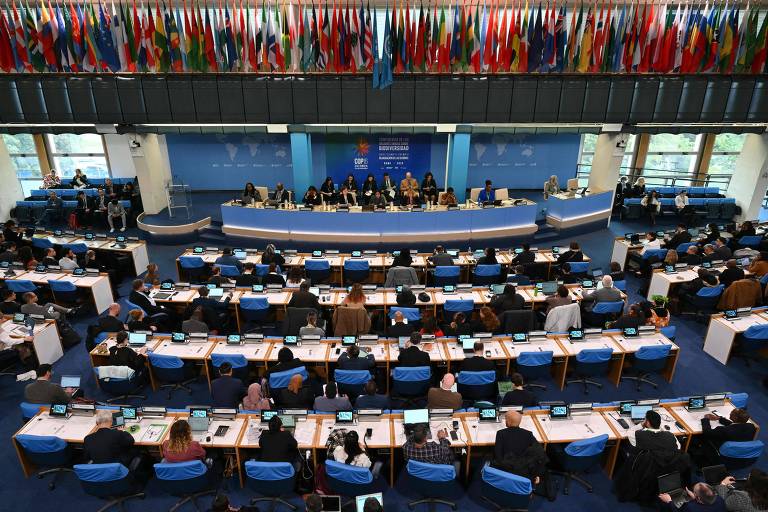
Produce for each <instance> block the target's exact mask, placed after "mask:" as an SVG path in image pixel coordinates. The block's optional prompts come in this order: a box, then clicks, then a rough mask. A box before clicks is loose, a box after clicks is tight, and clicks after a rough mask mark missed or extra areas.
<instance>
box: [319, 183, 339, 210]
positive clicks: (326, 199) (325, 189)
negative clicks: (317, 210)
mask: <svg viewBox="0 0 768 512" xmlns="http://www.w3.org/2000/svg"><path fill="white" fill-rule="evenodd" d="M320 198H321V199H322V200H323V203H325V204H336V200H337V197H336V185H334V184H333V179H332V178H331V177H330V176H328V177H327V178H325V181H324V182H323V184H322V185H320Z"/></svg>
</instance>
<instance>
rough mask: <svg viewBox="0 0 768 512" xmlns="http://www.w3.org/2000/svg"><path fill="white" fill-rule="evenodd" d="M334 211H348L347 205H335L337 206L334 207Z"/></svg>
mask: <svg viewBox="0 0 768 512" xmlns="http://www.w3.org/2000/svg"><path fill="white" fill-rule="evenodd" d="M336 212H337V213H340V212H349V206H337V207H336Z"/></svg>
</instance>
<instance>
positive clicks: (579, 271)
mask: <svg viewBox="0 0 768 512" xmlns="http://www.w3.org/2000/svg"><path fill="white" fill-rule="evenodd" d="M569 265H570V266H571V274H573V275H575V276H585V275H587V272H588V271H589V262H588V261H571V262H569Z"/></svg>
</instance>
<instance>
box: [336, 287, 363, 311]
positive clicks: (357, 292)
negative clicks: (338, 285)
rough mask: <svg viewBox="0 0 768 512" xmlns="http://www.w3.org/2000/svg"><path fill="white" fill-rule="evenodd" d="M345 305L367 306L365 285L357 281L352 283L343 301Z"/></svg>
mask: <svg viewBox="0 0 768 512" xmlns="http://www.w3.org/2000/svg"><path fill="white" fill-rule="evenodd" d="M342 304H343V305H344V306H350V307H359V308H363V307H365V293H363V285H362V284H360V283H355V284H353V285H352V289H351V290H350V291H349V293H348V294H347V296H346V297H344V300H343V301H342Z"/></svg>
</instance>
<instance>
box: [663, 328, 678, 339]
mask: <svg viewBox="0 0 768 512" xmlns="http://www.w3.org/2000/svg"><path fill="white" fill-rule="evenodd" d="M659 332H661V334H663V335H664V336H666V337H667V338H668V339H669V340H670V341H675V335H676V334H677V327H676V326H674V325H668V326H666V327H662V328H660V329H659Z"/></svg>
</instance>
